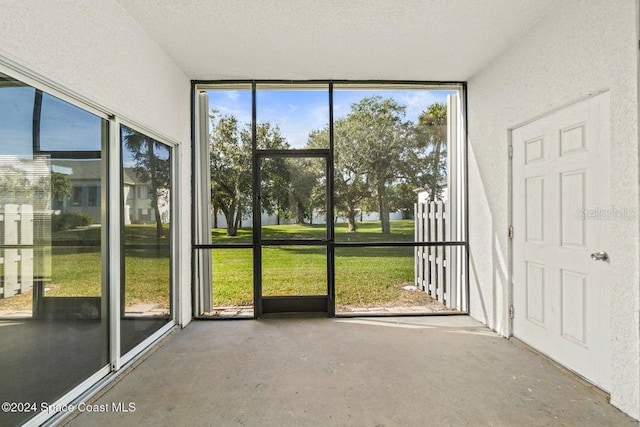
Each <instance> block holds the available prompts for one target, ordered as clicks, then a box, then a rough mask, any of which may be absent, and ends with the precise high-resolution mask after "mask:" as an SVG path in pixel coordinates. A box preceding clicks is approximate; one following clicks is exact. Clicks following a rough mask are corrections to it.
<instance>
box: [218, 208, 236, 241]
mask: <svg viewBox="0 0 640 427" xmlns="http://www.w3.org/2000/svg"><path fill="white" fill-rule="evenodd" d="M220 210H222V214H223V215H224V219H225V220H226V222H227V236H228V237H233V236H236V235H237V234H238V230H237V229H236V227H235V218H234V217H235V215H234V213H235V211H236V207H235V203H232V204H231V206H230V207H225V206H221V208H220Z"/></svg>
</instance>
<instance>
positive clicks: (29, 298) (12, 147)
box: [0, 74, 108, 425]
mask: <svg viewBox="0 0 640 427" xmlns="http://www.w3.org/2000/svg"><path fill="white" fill-rule="evenodd" d="M0 111H2V114H0V330H1V331H2V334H0V364H1V365H2V366H4V367H7V369H4V370H3V371H2V381H0V396H1V397H4V398H3V399H2V400H3V401H4V400H7V401H8V400H10V401H15V402H39V404H40V403H52V402H54V401H55V400H57V399H58V398H60V397H61V396H62V395H64V394H65V393H67V392H69V391H70V390H71V389H72V388H73V387H75V386H77V385H78V384H80V383H81V382H83V381H84V380H86V379H87V378H88V377H89V376H91V375H92V374H94V373H95V372H96V371H98V370H99V369H100V368H102V367H104V366H106V365H107V364H108V336H107V331H108V329H107V326H108V316H107V310H106V307H107V304H106V302H107V292H106V290H105V289H106V283H104V282H103V280H102V276H103V269H104V266H103V262H102V248H103V238H102V236H103V234H104V233H103V229H102V227H103V224H104V222H103V216H102V212H106V204H105V201H104V200H105V199H104V198H102V190H103V189H104V188H105V182H104V179H103V171H105V162H104V160H102V158H103V152H102V147H104V146H106V142H107V140H108V135H107V129H108V125H107V122H106V121H105V120H103V119H101V118H100V117H97V116H95V115H93V114H90V113H88V112H86V111H84V110H81V109H80V108H78V107H75V106H73V105H71V104H68V103H66V102H64V101H62V100H60V99H57V98H55V97H53V96H51V95H49V94H47V93H43V92H42V91H39V90H35V89H34V88H32V87H29V86H26V85H24V84H22V83H20V82H18V81H16V80H13V79H11V78H9V77H7V76H4V75H1V74H0ZM90 188H91V189H92V190H89V189H90ZM9 367H10V368H9ZM33 415H35V413H34V412H31V413H29V412H22V413H6V412H5V413H0V424H1V425H17V424H21V423H23V422H25V421H26V420H27V419H28V418H30V417H32V416H33Z"/></svg>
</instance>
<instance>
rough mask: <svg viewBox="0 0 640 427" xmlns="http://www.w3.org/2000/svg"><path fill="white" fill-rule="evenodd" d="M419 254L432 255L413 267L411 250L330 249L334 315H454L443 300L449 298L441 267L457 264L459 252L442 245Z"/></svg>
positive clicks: (447, 277) (446, 273)
mask: <svg viewBox="0 0 640 427" xmlns="http://www.w3.org/2000/svg"><path fill="white" fill-rule="evenodd" d="M424 250H425V251H426V253H428V254H431V255H433V256H432V257H427V258H426V259H427V262H425V263H420V264H416V257H415V249H414V248H413V247H377V248H371V247H369V248H336V255H335V263H336V267H335V272H336V273H335V274H336V277H335V283H336V285H335V286H336V312H339V313H369V314H394V313H396V314H399V313H414V314H420V313H435V312H442V311H455V307H456V304H458V303H457V301H450V302H448V301H447V300H446V297H447V296H448V295H454V294H453V293H451V294H450V293H449V289H448V287H449V286H448V283H450V282H451V279H450V277H452V275H450V272H449V271H448V270H447V268H452V267H451V266H452V265H454V264H455V263H452V260H453V259H454V258H455V259H456V260H457V261H459V262H461V260H462V255H461V252H460V250H459V249H457V248H446V247H444V246H438V247H430V248H424ZM447 259H448V260H449V261H448V262H445V260H447ZM417 269H422V270H421V271H420V272H419V271H418V270H417ZM461 280H462V279H461V278H460V276H459V275H458V276H457V279H456V286H461V284H462V281H461ZM458 282H459V283H458ZM451 307H454V308H451Z"/></svg>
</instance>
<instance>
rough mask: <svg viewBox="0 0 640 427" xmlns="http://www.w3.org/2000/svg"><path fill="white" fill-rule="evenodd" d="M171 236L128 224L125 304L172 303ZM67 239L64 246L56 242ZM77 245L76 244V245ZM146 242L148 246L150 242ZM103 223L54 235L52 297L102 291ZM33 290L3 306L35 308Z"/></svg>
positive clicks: (48, 293)
mask: <svg viewBox="0 0 640 427" xmlns="http://www.w3.org/2000/svg"><path fill="white" fill-rule="evenodd" d="M168 235H169V229H168V226H167V227H165V229H164V230H163V236H162V237H161V238H158V237H157V236H156V229H155V225H153V226H151V225H128V226H126V227H125V243H126V244H127V245H136V246H135V247H133V248H127V249H126V250H125V259H124V265H125V291H124V295H125V305H126V306H131V305H133V304H138V303H153V304H160V305H163V306H165V307H169V240H168V238H167V236H168ZM57 243H61V244H64V246H60V245H57ZM76 245H77V246H76ZM145 245H146V246H145ZM101 258H102V255H101V248H100V228H99V227H87V228H83V229H76V230H68V231H63V232H57V233H53V234H52V248H51V258H50V260H51V261H50V266H47V267H45V270H46V271H49V274H46V275H45V276H46V277H50V280H49V281H47V282H45V285H44V286H45V296H47V297H63V296H64V297H90V296H101V295H102V294H103V292H102V289H101V284H102V268H101V263H102V260H101ZM31 300H32V296H31V293H28V294H25V295H18V296H13V297H11V298H6V299H0V309H30V308H31Z"/></svg>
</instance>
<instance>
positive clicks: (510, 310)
mask: <svg viewBox="0 0 640 427" xmlns="http://www.w3.org/2000/svg"><path fill="white" fill-rule="evenodd" d="M509 319H513V306H510V307H509Z"/></svg>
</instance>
